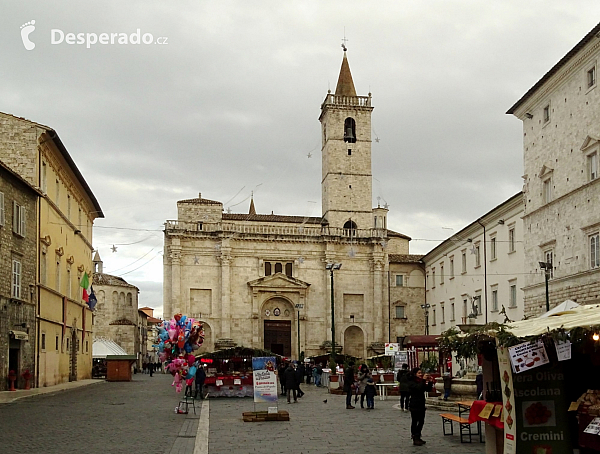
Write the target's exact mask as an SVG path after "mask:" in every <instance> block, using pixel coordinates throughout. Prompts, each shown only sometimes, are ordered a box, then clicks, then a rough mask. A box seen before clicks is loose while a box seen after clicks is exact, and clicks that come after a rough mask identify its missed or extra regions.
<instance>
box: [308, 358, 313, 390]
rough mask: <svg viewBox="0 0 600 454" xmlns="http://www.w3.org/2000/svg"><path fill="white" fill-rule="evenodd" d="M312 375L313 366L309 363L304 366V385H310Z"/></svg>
mask: <svg viewBox="0 0 600 454" xmlns="http://www.w3.org/2000/svg"><path fill="white" fill-rule="evenodd" d="M312 374H313V366H312V364H311V363H308V364H307V365H306V384H307V385H310V379H311V378H312Z"/></svg>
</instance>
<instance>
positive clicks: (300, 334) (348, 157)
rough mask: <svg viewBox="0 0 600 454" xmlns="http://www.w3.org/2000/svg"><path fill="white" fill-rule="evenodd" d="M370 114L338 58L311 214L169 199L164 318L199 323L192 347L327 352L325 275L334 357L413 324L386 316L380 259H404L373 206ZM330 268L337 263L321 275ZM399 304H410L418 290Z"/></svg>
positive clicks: (411, 266)
mask: <svg viewBox="0 0 600 454" xmlns="http://www.w3.org/2000/svg"><path fill="white" fill-rule="evenodd" d="M372 110H373V107H372V105H371V95H370V94H369V95H368V96H357V94H356V91H355V88H354V83H353V81H352V75H351V73H350V67H349V64H348V60H347V58H346V53H345V52H344V58H343V61H342V68H341V70H340V76H339V80H338V84H337V87H336V91H335V93H331V92H329V93H328V94H327V95H326V98H325V100H324V102H323V104H322V105H321V115H320V118H319V120H320V122H321V135H322V188H321V189H322V210H323V216H321V217H303V216H281V215H275V214H270V215H268V214H257V213H256V210H255V207H254V201H252V202H251V206H250V209H249V212H248V213H247V214H233V213H224V212H223V204H222V203H221V202H219V201H214V200H209V199H205V198H203V197H202V196H201V195H199V196H198V198H195V199H188V200H181V201H179V202H178V203H177V210H178V217H177V219H176V220H168V221H167V222H166V224H165V241H164V284H163V289H164V317H165V318H166V319H168V318H170V317H171V316H172V315H173V314H175V313H178V312H181V313H183V314H186V315H188V316H191V317H194V318H196V319H199V320H201V321H202V322H203V324H204V330H205V335H206V338H205V342H204V345H203V346H202V349H201V351H212V350H214V349H218V348H222V347H226V346H232V345H243V346H246V347H254V348H265V349H267V350H271V351H273V352H275V353H279V354H282V355H285V356H290V357H295V358H298V357H299V355H300V353H301V352H304V353H305V355H306V356H312V355H319V354H323V353H326V352H327V351H328V349H329V348H330V347H329V346H330V342H331V325H332V311H331V293H332V288H331V285H332V279H331V276H332V273H333V297H334V319H333V320H334V322H335V343H336V345H337V346H341V349H342V353H346V354H349V355H353V356H357V357H363V358H364V357H367V356H369V355H370V354H373V353H381V352H383V342H387V341H389V340H392V341H396V339H397V337H398V336H403V335H406V334H410V333H407V332H408V331H410V329H412V328H413V326H412V325H411V324H410V323H408V324H407V322H406V320H404V318H403V319H399V318H396V317H394V315H395V309H393V310H392V307H395V306H393V305H392V289H391V288H390V285H389V281H390V267H391V266H392V265H391V264H390V255H393V254H395V255H396V256H408V255H409V241H410V238H408V237H407V236H405V235H402V234H399V233H395V232H393V231H391V230H389V229H388V228H387V213H388V210H387V207H379V206H378V207H376V208H373V206H372V190H371V181H372V174H371V112H372ZM331 264H341V268H340V269H336V270H333V271H331V270H328V269H326V266H327V265H331ZM393 266H398V267H401V268H402V269H403V270H405V271H406V272H408V273H409V274H412V273H415V278H414V282H415V286H416V285H417V282H418V280H419V279H421V280H423V271H422V267H421V266H420V265H419V264H418V263H416V262H410V261H409V262H408V263H398V264H397V265H396V264H395V265H393ZM419 274H420V278H419V277H418V275H419ZM411 282H412V281H411ZM421 288H422V287H421ZM394 291H395V290H394ZM421 293H422V291H421ZM402 298H403V302H402V304H405V305H407V306H410V307H412V306H414V305H415V304H416V305H418V304H419V303H420V300H419V291H417V290H415V291H414V292H412V293H411V292H408V291H406V290H404V294H403V296H402ZM398 299H399V298H396V300H398ZM396 300H395V301H396ZM411 310H412V309H411ZM411 310H407V313H411ZM392 312H393V313H392ZM420 331H421V330H420V329H419V330H418V332H420Z"/></svg>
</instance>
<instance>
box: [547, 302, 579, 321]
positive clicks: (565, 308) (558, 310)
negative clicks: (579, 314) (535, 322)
mask: <svg viewBox="0 0 600 454" xmlns="http://www.w3.org/2000/svg"><path fill="white" fill-rule="evenodd" d="M576 307H580V306H579V304H577V303H576V302H575V301H571V300H566V301H563V302H562V303H560V304H559V305H558V306H556V307H554V308H552V309H550V310H549V311H548V312H544V313H543V314H542V315H540V316H539V317H538V318H543V317H550V316H553V315H554V316H555V315H563V314H564V313H571V312H569V311H571V309H573V308H576Z"/></svg>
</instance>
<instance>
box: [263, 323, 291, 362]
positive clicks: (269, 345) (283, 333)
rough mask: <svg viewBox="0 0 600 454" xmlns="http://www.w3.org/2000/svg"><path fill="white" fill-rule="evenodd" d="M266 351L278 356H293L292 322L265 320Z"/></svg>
mask: <svg viewBox="0 0 600 454" xmlns="http://www.w3.org/2000/svg"><path fill="white" fill-rule="evenodd" d="M264 339H265V344H264V349H265V350H270V351H272V352H273V353H277V354H278V355H283V356H287V357H290V356H292V322H291V320H265V338H264Z"/></svg>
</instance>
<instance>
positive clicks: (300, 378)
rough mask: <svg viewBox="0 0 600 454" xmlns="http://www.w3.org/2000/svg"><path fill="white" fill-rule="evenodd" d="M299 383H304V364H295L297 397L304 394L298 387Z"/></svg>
mask: <svg viewBox="0 0 600 454" xmlns="http://www.w3.org/2000/svg"><path fill="white" fill-rule="evenodd" d="M300 383H304V366H302V364H297V365H296V392H297V393H298V399H300V398H301V397H302V396H304V392H303V391H302V390H301V389H300Z"/></svg>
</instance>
